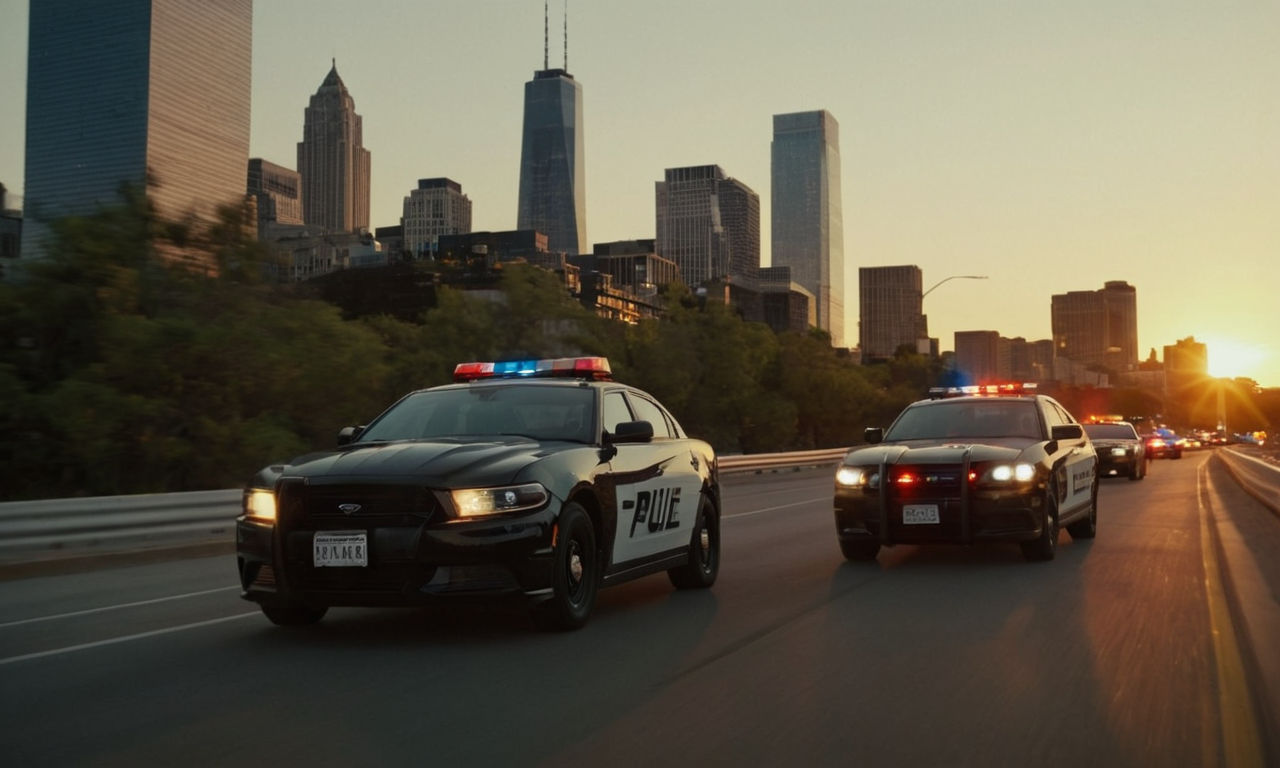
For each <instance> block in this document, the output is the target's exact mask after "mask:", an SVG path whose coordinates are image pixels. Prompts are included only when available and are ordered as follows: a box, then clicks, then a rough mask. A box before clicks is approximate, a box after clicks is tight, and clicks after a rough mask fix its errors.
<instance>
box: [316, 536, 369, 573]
mask: <svg viewBox="0 0 1280 768" xmlns="http://www.w3.org/2000/svg"><path fill="white" fill-rule="evenodd" d="M312 554H313V556H314V557H313V560H312V562H313V563H314V564H315V567H317V568H324V567H351V566H355V567H364V566H366V565H368V564H369V545H368V541H367V540H366V534H365V532H364V531H316V535H315V539H313V540H312Z"/></svg>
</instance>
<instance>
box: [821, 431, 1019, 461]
mask: <svg viewBox="0 0 1280 768" xmlns="http://www.w3.org/2000/svg"><path fill="white" fill-rule="evenodd" d="M1038 442H1039V441H1038V440H1032V439H1030V438H1013V437H1010V438H982V439H981V440H980V441H979V440H969V441H964V440H948V441H945V442H942V441H938V440H903V441H902V442H897V443H884V444H881V445H873V446H868V447H865V448H855V449H853V450H851V451H849V453H848V454H847V455H846V456H845V458H844V463H845V464H859V465H863V466H865V465H869V464H879V463H881V462H882V461H883V462H884V463H886V464H959V463H960V461H961V460H962V459H963V458H964V454H965V452H966V451H968V452H969V461H971V462H982V461H1013V460H1014V459H1017V458H1018V457H1019V456H1020V455H1022V452H1023V451H1025V450H1026V449H1027V448H1028V447H1029V446H1032V445H1035V444H1036V443H1038Z"/></svg>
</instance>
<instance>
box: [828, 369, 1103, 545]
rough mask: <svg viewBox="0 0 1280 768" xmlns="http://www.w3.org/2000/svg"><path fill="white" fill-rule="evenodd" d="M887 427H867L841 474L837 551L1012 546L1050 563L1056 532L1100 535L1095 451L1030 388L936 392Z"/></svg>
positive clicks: (1064, 415)
mask: <svg viewBox="0 0 1280 768" xmlns="http://www.w3.org/2000/svg"><path fill="white" fill-rule="evenodd" d="M930 394H931V397H930V399H928V400H921V401H919V402H916V403H912V404H911V405H909V406H907V407H906V408H905V409H904V410H903V411H902V413H901V414H899V415H898V418H897V419H895V420H894V422H893V424H892V425H890V426H889V428H888V429H887V430H884V429H880V428H872V429H867V430H866V441H867V442H868V443H870V445H869V446H867V447H862V448H855V449H853V450H851V451H849V453H848V454H847V455H846V456H845V457H844V460H843V461H842V462H841V465H840V467H839V469H838V470H837V471H836V478H835V480H836V483H835V519H836V535H837V538H838V540H839V542H840V549H841V551H842V552H843V553H844V555H845V557H846V558H848V559H850V560H872V559H874V558H875V557H876V555H877V554H878V553H879V551H880V547H881V546H885V545H892V544H933V543H960V544H970V543H974V542H981V541H1017V542H1019V543H1020V544H1021V546H1022V553H1023V556H1024V557H1025V558H1026V559H1028V560H1051V559H1053V557H1054V555H1055V553H1056V551H1057V544H1058V531H1059V529H1060V528H1063V527H1065V528H1066V529H1067V531H1068V532H1069V533H1070V534H1071V537H1072V538H1074V539H1092V538H1093V537H1094V535H1095V533H1096V530H1097V516H1098V471H1097V466H1098V458H1097V455H1096V454H1095V452H1094V448H1093V445H1092V444H1091V443H1090V441H1089V438H1088V436H1087V435H1085V433H1084V429H1083V427H1082V426H1081V425H1080V424H1079V423H1077V422H1076V420H1075V419H1074V418H1072V416H1071V414H1070V413H1068V412H1067V410H1066V409H1065V408H1063V407H1062V406H1061V405H1060V404H1059V403H1058V402H1057V401H1055V400H1054V399H1053V398H1050V397H1047V396H1044V395H1039V394H1035V392H1034V387H1033V386H1032V385H1013V384H1005V385H986V386H975V387H961V388H949V389H935V390H931V392H930Z"/></svg>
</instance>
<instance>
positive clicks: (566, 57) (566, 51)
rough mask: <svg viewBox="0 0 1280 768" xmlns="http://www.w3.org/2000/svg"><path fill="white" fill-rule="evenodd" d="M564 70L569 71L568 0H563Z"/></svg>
mask: <svg viewBox="0 0 1280 768" xmlns="http://www.w3.org/2000/svg"><path fill="white" fill-rule="evenodd" d="M564 71H565V72H568V71H569V0H564Z"/></svg>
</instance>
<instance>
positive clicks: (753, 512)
mask: <svg viewBox="0 0 1280 768" xmlns="http://www.w3.org/2000/svg"><path fill="white" fill-rule="evenodd" d="M830 498H831V497H830V496H819V497H818V498H816V499H805V500H804V501H793V502H791V503H790V504H783V505H781V506H778V507H765V508H764V509H753V510H751V511H750V512H739V513H738V514H736V515H725V516H724V519H725V520H731V519H733V518H735V517H750V516H751V515H761V514H764V513H765V512H777V511H778V510H779V509H788V508H790V507H799V506H802V505H804V504H813V503H814V502H817V501H825V500H827V499H830Z"/></svg>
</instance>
